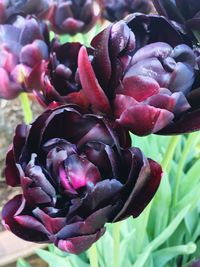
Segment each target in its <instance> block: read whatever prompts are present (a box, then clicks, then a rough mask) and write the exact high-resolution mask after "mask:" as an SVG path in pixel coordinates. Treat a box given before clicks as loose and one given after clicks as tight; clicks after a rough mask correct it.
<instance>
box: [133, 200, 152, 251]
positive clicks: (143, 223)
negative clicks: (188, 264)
mask: <svg viewBox="0 0 200 267" xmlns="http://www.w3.org/2000/svg"><path fill="white" fill-rule="evenodd" d="M151 207H152V202H151V203H150V204H149V205H148V206H147V207H146V209H145V210H144V211H143V213H142V214H141V215H140V216H139V217H138V218H136V219H132V218H131V219H132V222H133V227H134V228H135V229H134V230H135V244H134V252H135V253H136V254H138V253H140V252H141V250H142V249H143V247H144V241H145V236H146V235H147V232H146V230H147V225H148V221H149V215H150V210H151Z"/></svg>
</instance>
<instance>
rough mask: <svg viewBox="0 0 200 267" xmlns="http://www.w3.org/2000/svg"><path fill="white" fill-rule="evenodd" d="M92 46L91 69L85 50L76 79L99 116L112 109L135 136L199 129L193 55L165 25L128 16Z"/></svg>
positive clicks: (185, 42)
mask: <svg viewBox="0 0 200 267" xmlns="http://www.w3.org/2000/svg"><path fill="white" fill-rule="evenodd" d="M92 46H93V47H94V58H93V60H92V67H93V68H92V67H91V64H90V62H89V60H88V57H87V53H86V51H85V49H84V48H82V49H81V52H79V77H80V80H81V84H82V88H83V90H84V91H85V93H86V95H87V97H88V99H89V100H90V102H91V103H92V104H93V106H94V108H96V110H98V112H101V113H106V114H107V115H110V116H113V114H112V113H111V112H110V110H114V113H115V117H116V119H117V122H118V123H119V124H121V125H122V126H124V127H126V128H127V129H128V130H131V131H132V132H133V133H135V134H138V135H146V134H150V133H158V132H159V133H162V134H176V133H184V132H190V131H194V130H197V129H199V128H200V116H199V112H200V109H199V104H198V106H195V105H196V104H197V103H196V104H195V103H194V101H195V98H194V97H191V92H192V93H193V89H194V88H193V84H194V80H195V66H196V60H195V54H194V52H193V50H192V48H191V47H192V46H191V43H190V42H189V41H188V40H186V39H185V37H184V35H181V32H179V31H177V28H176V27H173V24H172V23H171V22H170V21H168V20H167V19H165V18H164V17H159V16H156V15H151V16H147V15H143V14H134V15H130V16H129V17H127V19H126V20H124V21H119V22H117V23H115V24H113V25H110V26H108V27H107V28H106V29H105V30H104V31H102V32H101V33H100V34H98V35H97V36H96V37H95V38H94V39H93V40H92ZM190 46H191V47H190ZM90 88H93V91H92V93H90ZM191 90H192V91H191ZM92 94H93V95H92ZM94 94H95V95H96V97H94ZM198 94H199V90H198ZM99 96H101V101H100V100H99V101H96V99H100V98H99ZM198 99H199V98H198ZM196 102H197V101H196ZM94 108H93V110H94ZM161 130H162V132H160V131H161Z"/></svg>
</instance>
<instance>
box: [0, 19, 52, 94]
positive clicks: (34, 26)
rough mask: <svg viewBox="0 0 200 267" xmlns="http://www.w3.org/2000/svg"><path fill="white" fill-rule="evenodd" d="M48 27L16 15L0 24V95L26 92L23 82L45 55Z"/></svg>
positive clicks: (46, 51)
mask: <svg viewBox="0 0 200 267" xmlns="http://www.w3.org/2000/svg"><path fill="white" fill-rule="evenodd" d="M48 42H49V41H48V30H47V28H46V26H45V24H43V23H41V22H39V21H38V20H37V19H36V18H34V17H32V16H29V17H27V18H24V17H22V16H17V17H16V18H14V19H13V20H12V22H11V24H5V25H0V73H1V79H0V98H5V99H12V98H15V97H16V96H17V95H18V94H19V93H20V92H21V91H26V89H27V88H25V85H24V81H25V79H26V78H27V77H28V75H29V73H30V72H31V70H32V68H33V67H34V66H35V64H38V62H40V61H41V60H43V59H47V58H48Z"/></svg>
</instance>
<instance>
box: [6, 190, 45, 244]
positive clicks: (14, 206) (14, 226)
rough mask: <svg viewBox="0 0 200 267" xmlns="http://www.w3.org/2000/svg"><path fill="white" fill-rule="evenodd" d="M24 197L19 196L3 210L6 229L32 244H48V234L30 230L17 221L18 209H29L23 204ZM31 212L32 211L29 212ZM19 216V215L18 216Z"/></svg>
mask: <svg viewBox="0 0 200 267" xmlns="http://www.w3.org/2000/svg"><path fill="white" fill-rule="evenodd" d="M23 201H24V200H23V197H22V195H17V196H16V197H14V198H13V199H11V200H10V201H9V202H8V203H7V204H6V205H5V206H4V208H3V211H2V219H3V223H4V225H5V226H6V228H8V229H10V230H11V231H12V232H13V233H14V234H15V235H17V236H18V237H20V238H22V239H24V240H27V241H32V242H42V241H43V242H47V241H48V237H47V235H46V233H44V232H41V231H40V230H39V231H38V230H35V229H32V230H31V231H30V229H28V228H27V227H26V226H25V227H24V226H23V225H21V224H19V223H18V222H17V220H15V214H16V213H17V211H18V209H22V211H23V209H25V210H26V209H27V208H28V207H25V204H24V203H23ZM28 212H31V210H28ZM17 215H19V214H17Z"/></svg>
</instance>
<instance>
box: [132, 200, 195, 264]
mask: <svg viewBox="0 0 200 267" xmlns="http://www.w3.org/2000/svg"><path fill="white" fill-rule="evenodd" d="M190 208H191V205H190V204H188V205H187V206H186V207H185V208H184V209H182V210H181V211H180V212H179V214H178V215H177V216H176V217H175V218H174V220H173V221H172V222H171V223H170V224H169V225H168V227H167V228H165V230H164V231H163V232H162V233H161V234H160V235H159V236H158V237H156V238H155V239H154V240H153V241H152V242H151V243H149V245H148V246H147V247H146V248H145V249H144V252H143V253H142V254H140V255H139V256H138V258H137V260H136V262H135V263H134V264H133V266H132V267H143V266H144V264H145V262H146V261H147V259H148V257H149V255H150V254H151V252H152V251H153V250H155V249H157V248H158V247H159V246H160V245H162V244H163V243H164V242H165V241H166V240H167V239H168V238H169V237H170V236H171V235H172V234H173V233H174V231H175V230H176V228H177V227H178V226H179V224H180V223H181V221H182V220H183V218H184V217H185V216H186V214H187V213H188V212H189V210H190ZM161 219H162V218H161Z"/></svg>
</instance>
